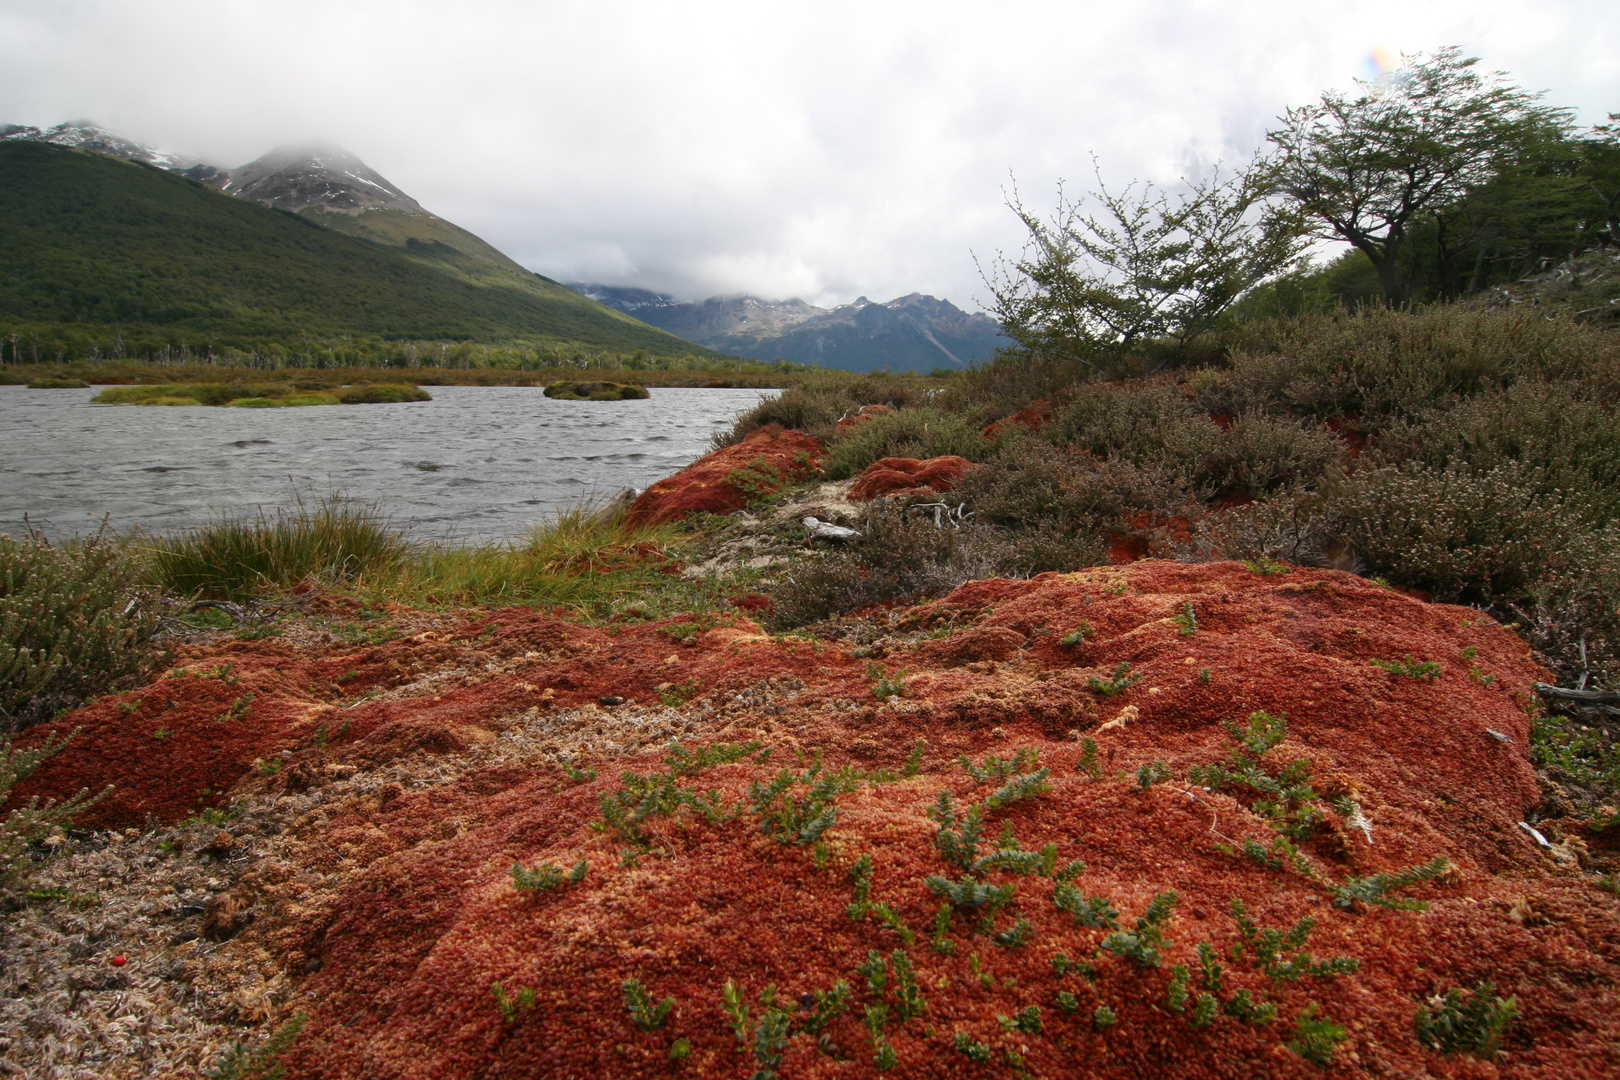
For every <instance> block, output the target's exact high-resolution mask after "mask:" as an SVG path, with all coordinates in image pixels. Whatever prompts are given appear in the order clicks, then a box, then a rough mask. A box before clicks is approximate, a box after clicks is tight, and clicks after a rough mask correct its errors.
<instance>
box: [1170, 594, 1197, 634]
mask: <svg viewBox="0 0 1620 1080" xmlns="http://www.w3.org/2000/svg"><path fill="white" fill-rule="evenodd" d="M1170 621H1171V622H1173V623H1175V624H1176V627H1177V631H1178V632H1179V633H1180V634H1181V636H1182V637H1192V636H1193V635H1194V634H1195V633H1197V632H1198V613H1197V612H1195V611H1194V610H1193V605H1192V601H1191V600H1188V601H1187V602H1186V603H1184V604H1182V605H1181V614H1179V615H1177V616H1176V617H1175V618H1173V619H1171V620H1170Z"/></svg>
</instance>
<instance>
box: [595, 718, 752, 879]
mask: <svg viewBox="0 0 1620 1080" xmlns="http://www.w3.org/2000/svg"><path fill="white" fill-rule="evenodd" d="M759 748H760V744H759V743H758V742H756V741H752V740H751V741H749V742H745V743H715V744H713V745H711V746H705V747H701V748H699V749H698V750H697V751H696V752H695V753H694V752H690V751H688V750H687V749H686V747H685V746H683V745H682V744H680V743H679V742H674V743H671V745H670V748H669V750H668V752H667V753H666V754H665V755H664V763H665V765H666V766H667V769H666V770H665V771H664V772H657V773H650V774H647V775H639V774H637V773H632V772H625V773H622V774H621V775H620V777H619V779H620V783H621V785H622V786H621V787H620V788H619V789H618V790H617V791H609V792H604V793H603V794H602V795H601V797H600V798H599V800H598V805H599V806H600V808H601V811H602V819H601V820H600V821H598V822H596V823H594V825H593V828H596V829H598V830H599V831H602V832H608V833H612V834H613V835H614V836H617V837H618V838H619V839H621V840H623V841H625V842H626V843H628V844H630V845H631V854H632V856H633V855H634V854H637V853H640V852H644V851H647V850H649V849H650V848H651V847H652V836H651V835H650V834H648V833H647V831H646V830H645V829H643V828H642V824H643V823H644V822H646V821H648V820H649V819H651V818H654V817H658V816H668V815H672V814H674V813H676V812H677V811H679V810H680V809H681V808H682V807H687V808H690V809H691V810H693V811H694V812H695V813H697V814H699V815H701V816H702V817H703V818H704V820H706V821H708V822H710V823H711V824H713V823H716V822H719V821H724V820H729V819H730V818H731V817H732V816H734V814H735V810H734V809H733V808H731V807H728V806H726V805H725V804H724V802H723V801H722V800H721V798H720V793H719V792H718V791H715V790H710V791H707V792H700V791H698V790H696V789H694V788H689V787H686V786H684V785H682V784H681V783H680V782H679V781H680V778H682V777H690V776H695V775H697V774H698V773H701V772H704V771H705V770H707V769H711V768H713V767H715V766H716V765H726V764H731V763H732V762H736V761H740V760H742V759H743V758H745V757H747V756H748V755H749V754H752V753H754V752H755V751H757V750H758V749H759Z"/></svg>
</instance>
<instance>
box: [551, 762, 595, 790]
mask: <svg viewBox="0 0 1620 1080" xmlns="http://www.w3.org/2000/svg"><path fill="white" fill-rule="evenodd" d="M557 764H558V765H561V766H562V771H563V775H564V776H566V777H568V779H569V782H570V783H575V784H587V783H590V782H591V781H592V780H595V779H596V768H595V766H592V767H590V768H588V769H581V768H579V767H578V766H576V765H575V764H574V763H573V762H571V761H563V760H561V759H558V761H557Z"/></svg>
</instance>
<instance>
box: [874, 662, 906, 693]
mask: <svg viewBox="0 0 1620 1080" xmlns="http://www.w3.org/2000/svg"><path fill="white" fill-rule="evenodd" d="M866 677H867V678H868V679H870V680H872V696H873V697H875V698H877V699H878V700H879V701H888V700H889V699H890V698H892V697H901V696H903V695H904V694H905V691H906V672H905V669H903V668H902V669H901V670H900V671H898V672H896V673H894V674H892V675H891V674H890V673H889V672H887V671H885V670H884V669H883V668H882V667H881V666H879V665H878V664H875V663H873V662H872V661H870V660H868V661H867V662H866Z"/></svg>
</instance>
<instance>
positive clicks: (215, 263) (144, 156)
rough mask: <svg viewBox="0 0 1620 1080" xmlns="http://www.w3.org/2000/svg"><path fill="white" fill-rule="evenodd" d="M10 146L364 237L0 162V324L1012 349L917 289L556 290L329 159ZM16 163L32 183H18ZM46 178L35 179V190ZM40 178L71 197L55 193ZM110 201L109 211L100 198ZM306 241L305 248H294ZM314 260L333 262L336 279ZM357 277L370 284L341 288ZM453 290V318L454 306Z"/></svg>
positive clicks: (916, 359)
mask: <svg viewBox="0 0 1620 1080" xmlns="http://www.w3.org/2000/svg"><path fill="white" fill-rule="evenodd" d="M18 144H46V145H49V146H51V147H60V148H66V149H69V150H82V151H91V152H93V153H94V154H96V155H100V156H102V157H108V158H120V159H123V160H125V161H130V162H135V163H138V164H140V165H147V166H151V167H152V168H154V169H158V170H162V171H164V172H167V173H171V174H174V175H175V176H177V177H184V178H186V179H187V180H194V181H197V183H198V184H200V185H206V186H207V187H210V188H213V189H215V190H216V191H218V192H221V193H223V194H225V195H229V196H234V199H233V200H231V201H238V200H239V201H240V202H242V203H250V204H257V205H258V206H260V207H267V208H270V209H272V210H280V211H285V212H286V213H289V214H293V215H296V216H297V217H299V218H301V219H303V220H305V221H308V222H312V223H314V224H317V225H320V226H321V227H322V230H323V232H328V233H338V234H342V235H343V236H345V237H348V238H351V239H352V240H359V241H364V242H367V243H366V244H365V245H364V248H365V250H363V251H356V250H353V249H349V248H345V247H343V246H342V244H338V245H337V246H336V247H333V246H332V245H331V244H328V243H324V242H323V243H321V244H314V245H311V244H310V243H308V242H303V241H298V240H297V238H296V237H295V236H293V235H292V234H286V235H283V234H284V233H285V229H284V227H283V226H281V225H280V224H278V223H277V222H275V221H273V220H272V219H271V218H268V217H266V218H255V217H254V216H253V215H251V214H249V215H248V216H247V217H245V218H244V217H243V216H242V215H240V214H235V215H224V216H223V217H222V216H221V215H220V213H219V208H218V207H215V206H213V205H212V204H211V203H209V202H208V200H207V199H203V200H202V201H201V202H199V201H198V200H197V198H196V197H195V196H193V195H187V194H184V193H183V192H182V191H181V190H180V189H178V188H175V187H173V186H172V185H169V186H167V187H163V186H153V185H152V184H150V183H146V182H144V181H141V180H139V179H138V178H136V177H134V176H133V175H128V176H126V175H122V174H114V173H107V172H106V171H105V170H97V169H86V168H76V167H73V166H72V165H71V163H70V162H68V161H66V160H65V159H63V160H52V161H50V162H47V161H45V160H44V159H39V158H38V155H33V156H32V157H29V158H28V159H27V160H25V159H24V158H19V157H17V156H16V155H9V157H10V160H9V162H8V163H7V165H8V168H7V169H6V175H7V179H6V183H7V184H8V185H10V186H11V190H0V316H4V315H8V314H9V315H12V316H16V317H20V318H24V319H29V320H49V321H56V320H60V321H63V322H76V323H86V322H91V323H94V322H106V323H109V324H110V323H120V324H121V323H126V322H130V321H132V320H133V321H143V322H151V323H156V324H164V325H167V324H172V323H189V324H191V325H193V326H196V327H199V328H201V327H203V326H206V327H207V328H209V329H210V330H211V331H218V332H225V333H233V332H234V333H240V334H252V335H260V336H263V335H265V334H270V335H272V336H274V335H283V334H287V333H296V332H302V331H308V332H311V333H350V332H354V333H377V334H383V335H397V336H412V337H423V338H427V337H455V338H468V339H472V340H484V341H488V340H496V339H499V338H501V337H515V338H523V337H539V338H552V339H556V340H561V341H573V342H579V343H581V344H585V345H592V346H596V347H600V348H608V349H645V350H647V351H649V352H654V353H659V354H665V355H669V354H680V353H683V352H691V351H699V352H702V351H707V350H710V349H712V350H714V351H716V352H722V353H729V354H731V355H735V356H744V357H749V358H753V359H758V360H766V361H770V360H776V359H782V360H788V361H792V362H794V363H800V364H813V365H819V366H823V367H833V368H843V369H846V370H851V371H872V370H875V369H878V368H887V369H889V370H891V371H924V372H926V371H932V370H934V369H936V368H947V369H959V368H963V367H966V366H967V365H969V364H972V363H975V362H978V361H983V360H986V359H988V358H989V357H990V356H991V355H992V354H993V353H994V352H995V350H996V349H997V348H998V347H1001V346H1004V345H1007V344H1009V342H1008V340H1007V339H1006V338H1004V337H1002V336H1001V335H1000V332H999V328H998V327H997V325H996V323H995V321H994V320H992V319H991V318H989V317H988V316H986V315H982V314H969V313H967V312H964V311H962V310H961V309H959V308H957V307H956V306H955V305H954V304H951V303H950V302H949V301H945V300H938V299H935V298H934V297H932V296H923V295H920V294H917V293H912V294H911V295H909V296H902V297H900V298H898V299H896V300H891V301H889V302H888V303H886V304H878V303H873V302H871V301H870V300H868V299H866V298H865V297H861V298H860V299H858V300H856V301H855V302H854V303H852V304H845V305H843V306H841V307H836V308H832V309H827V308H819V307H815V306H813V305H811V304H807V303H805V302H804V301H803V300H797V299H795V300H784V301H773V300H762V299H760V298H758V297H754V296H737V297H714V298H711V299H708V300H704V301H702V302H700V303H695V304H689V303H682V302H680V301H678V300H676V299H675V298H674V297H671V296H668V295H665V294H663V293H657V292H651V291H648V290H645V289H634V288H621V287H616V286H608V285H594V284H575V285H571V286H567V287H565V286H563V285H560V284H558V283H557V282H554V281H552V280H551V279H550V278H547V277H544V276H542V275H540V274H536V273H533V272H532V271H529V270H527V269H525V268H524V267H522V266H520V265H518V264H517V263H516V262H514V261H512V260H511V259H509V258H507V257H506V256H505V255H503V254H502V253H501V252H499V251H497V250H496V249H495V248H493V247H491V246H490V245H489V244H487V243H485V242H484V241H483V240H481V239H480V238H478V237H477V236H474V235H473V234H472V233H470V232H468V231H466V230H465V229H462V228H460V227H459V226H457V225H454V224H452V223H451V222H449V221H446V220H444V219H443V218H441V217H438V216H437V215H435V214H433V213H431V212H430V211H428V210H426V209H424V208H423V207H422V205H421V204H420V203H418V202H417V201H416V200H415V199H413V198H411V196H409V195H407V194H406V193H405V192H404V191H403V190H401V189H400V188H399V187H397V186H396V185H394V184H393V183H391V182H389V181H388V179H387V178H385V177H383V176H382V175H380V174H379V173H377V172H376V171H375V170H373V169H371V168H370V167H369V166H367V165H366V163H365V162H363V161H361V160H360V159H359V158H357V157H355V156H354V155H352V154H349V153H347V152H345V151H343V150H341V149H338V148H335V147H329V146H311V147H282V148H279V149H276V150H272V151H271V152H270V153H268V154H265V155H264V156H262V157H260V158H258V159H256V160H254V161H251V162H249V163H247V164H246V165H243V166H241V167H239V168H234V169H229V168H223V167H220V166H217V165H213V164H209V163H207V162H203V161H199V160H197V159H195V158H189V157H186V156H183V155H180V154H175V153H170V152H167V151H162V150H156V149H153V148H152V147H148V146H143V145H141V144H140V143H137V142H134V141H132V140H130V139H127V138H124V137H123V136H121V135H119V134H117V133H116V132H111V131H107V130H106V129H104V128H100V127H97V126H96V125H94V124H92V123H90V122H88V121H78V122H73V123H67V124H59V125H57V126H55V127H50V128H36V127H25V126H19V125H0V151H5V150H6V149H7V148H8V147H11V146H16V145H18ZM29 168H32V169H36V170H42V171H40V172H39V173H38V175H36V176H32V177H30V175H28V173H27V170H28V169H29ZM47 174H48V175H49V176H50V177H52V178H53V179H51V180H50V181H48V183H47V182H43V180H42V178H43V177H44V176H46V175H47ZM114 181H116V182H114ZM49 183H55V184H61V185H66V186H65V187H64V188H63V189H62V190H60V191H56V192H53V191H51V190H50V189H49V186H48V185H49ZM109 183H110V184H111V187H109V188H105V190H103V189H102V186H104V185H107V184H109ZM114 190H116V192H117V193H118V194H117V197H116V198H111V199H109V198H108V193H109V192H112V191H114ZM198 194H207V193H206V192H202V191H199V192H198ZM25 196H26V197H25ZM70 196H71V197H70ZM120 200H133V201H132V202H121V201H120ZM98 215H99V216H98ZM198 215H201V217H200V218H199V217H198ZM204 219H206V220H211V221H215V222H216V225H217V227H218V228H221V229H224V230H225V232H226V233H228V234H230V235H232V236H234V237H235V240H234V243H235V244H236V247H235V249H228V248H226V247H224V246H222V245H220V244H217V243H216V244H208V243H207V241H208V239H209V237H208V236H206V235H205V234H204V230H202V229H201V228H200V227H199V226H198V224H197V223H198V221H200V220H204ZM63 230H67V231H63ZM333 239H336V238H335V237H334V238H333ZM198 244H202V245H204V246H202V247H200V248H199V247H198V246H197V245H198ZM61 245H65V247H66V248H69V249H72V251H71V255H70V256H68V257H65V258H63V259H56V258H55V253H54V252H53V247H54V246H61ZM300 246H301V247H303V248H305V249H308V250H306V251H304V252H303V253H302V254H295V253H294V251H293V249H294V248H298V247H300ZM135 251H141V252H143V253H144V259H145V262H144V266H143V267H140V268H137V267H135V266H133V265H131V266H125V265H124V263H126V262H128V259H129V257H130V255H131V254H132V253H133V252H135ZM366 251H369V252H371V253H373V254H371V255H368V254H366V253H365V252H366ZM255 253H257V254H258V256H262V257H256V256H255ZM376 255H386V256H389V257H390V258H391V259H393V260H397V261H399V262H403V263H406V264H409V265H411V266H414V267H416V268H418V269H419V270H425V271H429V272H430V274H429V276H428V277H422V276H421V275H420V274H403V275H402V274H401V271H400V269H399V266H398V263H397V262H390V261H388V260H386V259H385V260H384V261H383V262H378V261H377V259H376V258H375V256H376ZM309 258H315V259H317V260H320V259H325V260H327V261H328V262H329V263H332V261H333V260H335V263H333V265H337V264H341V265H342V266H343V267H344V269H343V270H342V272H341V273H342V275H344V276H340V277H334V276H333V272H332V269H331V266H328V267H325V268H323V267H321V266H319V265H315V264H309V263H307V259H309ZM356 260H358V261H356ZM35 264H39V265H35ZM46 264H49V265H46ZM272 268H273V269H272ZM188 275H189V278H188V280H186V281H181V280H180V279H181V278H185V277H188ZM355 275H359V277H360V279H363V280H364V281H365V287H363V288H355V287H353V283H354V282H355V281H356V280H357V279H356V278H355ZM7 277H9V278H11V279H12V282H14V284H10V283H8V281H7V280H6V279H7ZM316 282H322V283H327V285H329V286H330V288H326V287H325V286H313V283H316ZM295 283H297V284H298V287H297V288H294V284H295ZM458 285H459V286H460V287H461V288H462V289H463V292H462V293H461V294H460V295H461V296H463V298H464V303H465V305H466V312H465V314H464V316H463V315H458V314H457V311H456V308H457V303H456V301H455V299H454V298H453V296H452V295H451V293H452V292H453V291H454V287H456V286H458ZM469 287H470V288H471V289H472V291H471V292H467V291H465V290H466V289H467V288H469ZM402 288H403V290H404V291H403V292H401V291H400V290H401V289H402ZM289 290H291V292H289ZM447 290H448V291H447ZM8 292H9V293H10V294H11V295H10V296H6V295H5V294H6V293H8ZM292 293H296V296H294V295H292ZM362 296H363V297H364V299H361V297H362ZM350 301H352V303H351V302H350ZM232 313H235V314H234V315H233V314H232ZM248 313H251V315H249V314H248ZM346 313H347V314H346ZM694 342H695V343H696V344H697V346H698V348H697V349H695V350H694V348H693V346H692V343H694Z"/></svg>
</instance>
